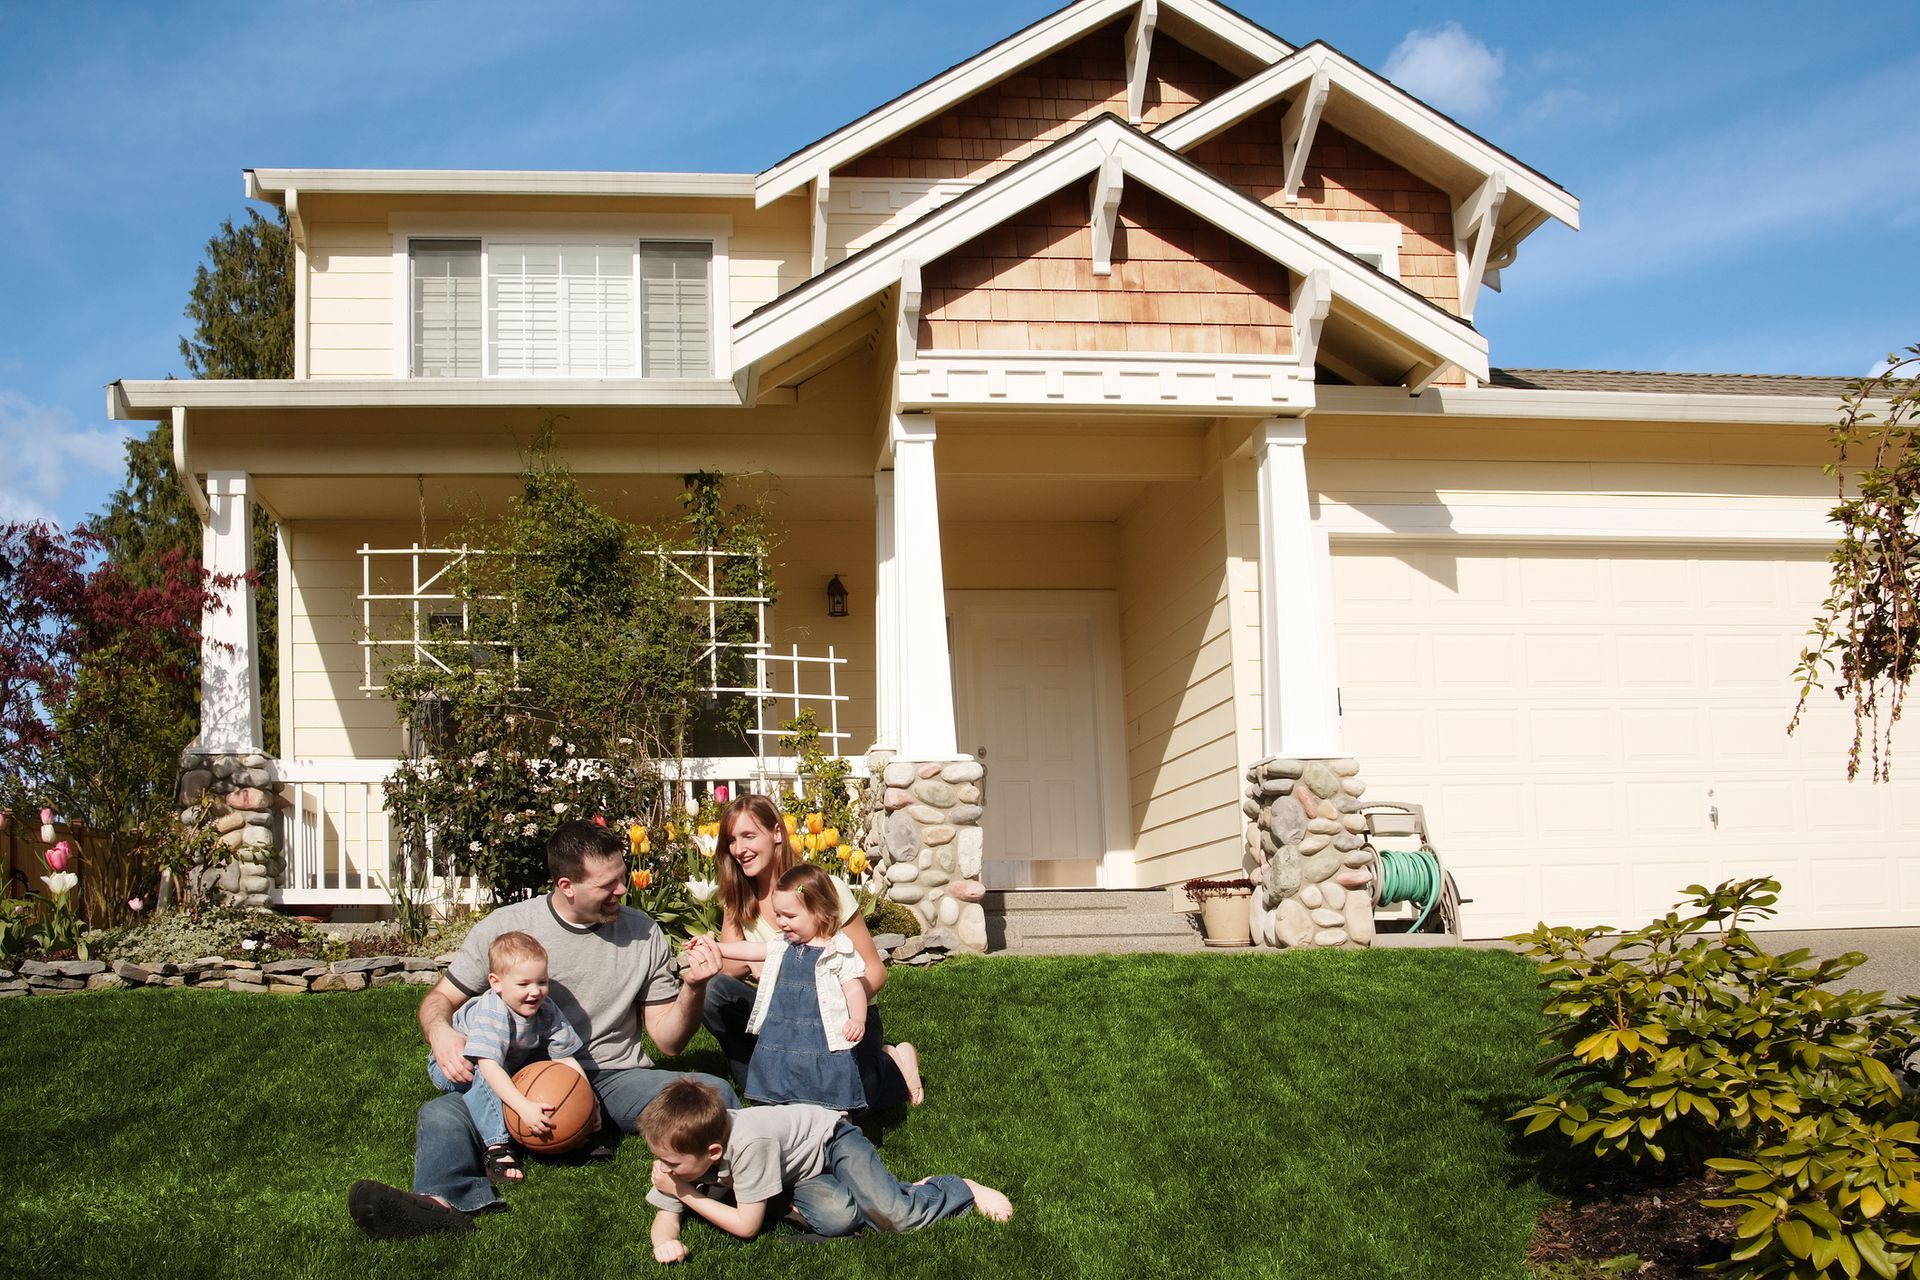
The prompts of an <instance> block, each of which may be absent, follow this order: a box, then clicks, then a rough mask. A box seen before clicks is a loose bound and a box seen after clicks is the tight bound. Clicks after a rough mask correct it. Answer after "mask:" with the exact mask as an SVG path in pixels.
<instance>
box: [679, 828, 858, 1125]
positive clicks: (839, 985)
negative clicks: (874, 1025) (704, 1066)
mask: <svg viewBox="0 0 1920 1280" xmlns="http://www.w3.org/2000/svg"><path fill="white" fill-rule="evenodd" d="M769 906H770V908H771V912H772V915H773V922H774V924H775V925H776V926H777V927H778V928H779V930H780V936H779V937H777V938H776V939H774V940H773V941H771V942H721V943H716V944H715V945H716V946H718V947H719V950H720V955H721V957H722V958H723V959H726V960H735V961H739V960H745V961H749V962H761V961H764V962H765V968H763V969H762V970H761V971H760V990H759V992H758V994H757V995H756V996H755V998H754V1002H753V1012H752V1013H751V1014H749V1015H748V1018H747V1028H746V1029H747V1033H748V1034H749V1035H757V1036H759V1037H760V1039H759V1042H758V1044H757V1045H756V1046H755V1048H754V1052H753V1059H752V1062H751V1063H750V1064H749V1065H748V1068H747V1086H746V1096H747V1097H748V1098H750V1099H752V1100H753V1101H755V1102H811V1103H814V1104H815V1105H817V1106H822V1107H831V1108H833V1109H834V1110H836V1111H859V1110H863V1109H864V1108H865V1107H866V1105H867V1095H866V1091H865V1089H863V1088H862V1087H861V1084H860V1069H859V1067H858V1065H857V1064H856V1063H855V1062H854V1056H853V1046H854V1045H856V1044H858V1043H860V1040H861V1038H862V1037H863V1036H864V1035H865V1034H866V1029H867V984H866V983H865V982H863V981H862V980H861V979H862V978H863V977H864V975H865V974H866V971H867V967H866V963H865V962H864V961H862V960H861V959H860V954H859V952H857V951H856V950H855V949H854V946H853V942H852V940H851V939H849V938H848V937H847V935H846V934H844V933H842V932H841V931H840V914H839V907H840V896H839V894H838V893H837V892H836V891H835V890H834V887H833V881H832V880H831V879H830V878H829V877H828V875H827V873H826V872H824V871H822V870H820V868H818V867H815V866H809V865H806V864H802V865H800V866H797V867H793V868H791V869H789V870H788V871H787V872H786V873H785V874H784V875H782V876H781V877H780V878H779V880H777V881H776V882H775V884H774V890H773V897H772V901H771V902H770V903H769Z"/></svg>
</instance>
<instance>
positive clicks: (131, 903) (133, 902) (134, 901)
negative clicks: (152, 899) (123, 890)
mask: <svg viewBox="0 0 1920 1280" xmlns="http://www.w3.org/2000/svg"><path fill="white" fill-rule="evenodd" d="M146 905H147V904H146V902H145V901H143V900H142V899H140V898H128V899H127V910H129V911H131V912H133V913H134V914H135V915H138V914H140V909H141V908H142V907H144V906H146Z"/></svg>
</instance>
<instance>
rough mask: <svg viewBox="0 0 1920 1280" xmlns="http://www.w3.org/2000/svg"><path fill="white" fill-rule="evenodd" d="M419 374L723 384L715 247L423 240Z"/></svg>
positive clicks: (416, 337)
mask: <svg viewBox="0 0 1920 1280" xmlns="http://www.w3.org/2000/svg"><path fill="white" fill-rule="evenodd" d="M408 256H409V259H410V270H411V276H412V294H413V296H412V324H413V334H412V344H413V355H412V361H411V365H410V368H411V372H412V374H413V376H414V377H418V378H474V377H500V378H632V377H647V378H708V377H712V376H713V322H712V309H713V289H712V285H711V275H712V270H713V245H712V244H711V243H708V242H704V241H685V242H683V241H633V240H614V239H606V240H598V241H592V242H589V241H586V240H581V241H578V242H575V241H572V240H567V241H560V242H555V241H548V240H533V239H516V240H504V239H502V240H493V239H479V240H453V239H431V240H430V239H415V240H412V241H410V242H409V245H408Z"/></svg>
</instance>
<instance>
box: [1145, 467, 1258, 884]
mask: <svg viewBox="0 0 1920 1280" xmlns="http://www.w3.org/2000/svg"><path fill="white" fill-rule="evenodd" d="M1225 515H1226V513H1225V503H1224V502H1223V500H1222V489H1221V484H1220V478H1219V476H1218V474H1215V475H1213V476H1210V477H1209V478H1207V479H1205V480H1199V481H1191V482H1183V483H1177V484H1159V485H1154V486H1152V487H1150V488H1149V489H1148V491H1147V492H1146V494H1145V495H1143V496H1142V497H1141V498H1140V499H1139V500H1138V501H1137V502H1136V503H1135V504H1134V505H1133V507H1132V508H1131V509H1130V510H1129V511H1128V512H1127V514H1126V515H1125V516H1124V517H1123V519H1122V520H1121V522H1120V525H1121V528H1120V538H1121V548H1122V550H1121V556H1122V579H1121V595H1120V631H1121V644H1122V648H1123V653H1124V659H1125V665H1124V668H1123V678H1122V684H1123V690H1124V697H1125V703H1126V716H1127V760H1128V774H1129V795H1128V800H1129V806H1130V809H1131V813H1132V819H1133V826H1134V849H1135V854H1134V857H1135V875H1136V881H1137V883H1139V884H1142V885H1154V884H1171V883H1174V882H1177V881H1180V880H1184V879H1187V878H1189V877H1192V876H1196V875H1202V874H1209V873H1213V872H1219V871H1223V870H1226V869H1228V868H1230V867H1231V866H1233V865H1234V864H1235V863H1236V862H1237V861H1238V858H1239V852H1238V851H1239V844H1240V832H1239V828H1240V818H1239V778H1240V761H1239V752H1238V742H1237V738H1238V730H1237V726H1236V723H1235V707H1234V701H1235V683H1236V673H1235V670H1234V660H1233V635H1232V632H1233V627H1232V613H1233V610H1232V606H1231V602H1230V599H1229V594H1228V581H1227V573H1226V548H1227V538H1226V521H1225Z"/></svg>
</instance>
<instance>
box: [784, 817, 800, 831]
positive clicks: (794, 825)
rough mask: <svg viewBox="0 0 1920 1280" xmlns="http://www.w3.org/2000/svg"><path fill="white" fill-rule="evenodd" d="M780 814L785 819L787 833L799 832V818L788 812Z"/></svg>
mask: <svg viewBox="0 0 1920 1280" xmlns="http://www.w3.org/2000/svg"><path fill="white" fill-rule="evenodd" d="M781 816H782V817H784V818H785V819H786V820H787V834H788V835H797V834H799V831H800V820H799V819H798V818H796V817H794V816H793V815H792V814H790V813H788V814H782V815H781Z"/></svg>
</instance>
